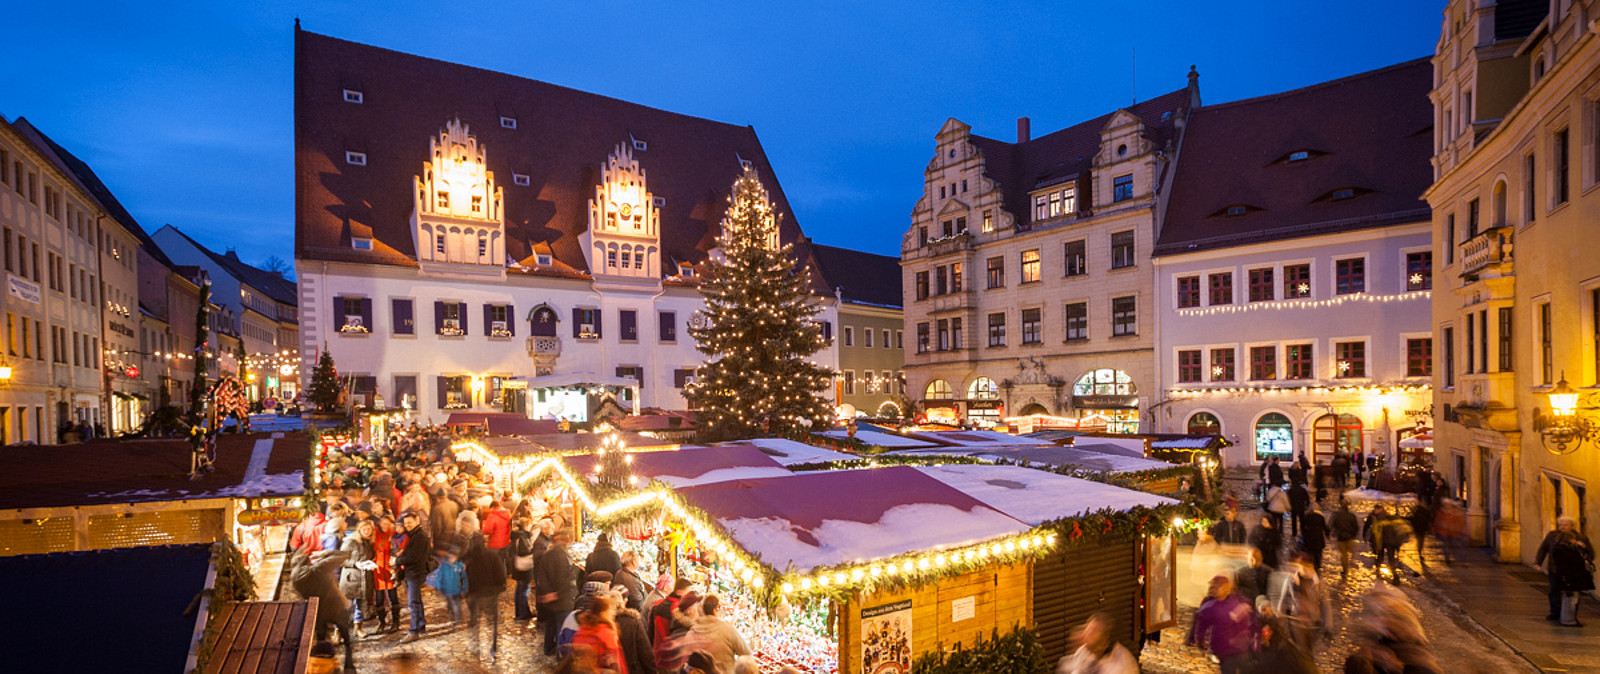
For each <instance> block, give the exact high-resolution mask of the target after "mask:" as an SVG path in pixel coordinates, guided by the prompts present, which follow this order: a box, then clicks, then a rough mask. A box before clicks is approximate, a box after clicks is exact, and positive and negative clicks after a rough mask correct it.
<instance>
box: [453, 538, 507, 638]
mask: <svg viewBox="0 0 1600 674" xmlns="http://www.w3.org/2000/svg"><path fill="white" fill-rule="evenodd" d="M462 560H463V561H464V562H465V563H466V567H467V602H468V606H469V607H470V611H471V612H470V613H469V614H468V616H469V617H468V620H467V629H468V630H471V632H472V643H473V652H474V653H476V654H479V657H480V659H482V660H483V662H484V664H488V665H492V664H494V659H495V656H497V655H499V654H500V593H502V592H505V591H506V567H505V563H504V562H502V561H501V560H500V552H499V551H497V550H495V549H493V548H490V547H489V546H488V544H487V539H486V538H484V537H483V536H482V535H477V536H473V537H472V539H471V542H470V543H468V546H467V551H466V553H465V554H464V555H463V556H462ZM479 618H483V619H484V621H485V622H487V623H488V628H489V657H488V658H487V659H483V658H482V655H481V652H480V651H479V650H478V645H479V643H480V642H479V641H478V619H479Z"/></svg>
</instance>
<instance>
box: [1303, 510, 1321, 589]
mask: <svg viewBox="0 0 1600 674" xmlns="http://www.w3.org/2000/svg"><path fill="white" fill-rule="evenodd" d="M1327 545H1328V520H1327V519H1326V518H1324V517H1323V516H1322V513H1321V512H1319V511H1318V510H1317V507H1316V505H1314V504H1313V505H1312V506H1311V509H1310V510H1308V511H1306V514H1304V515H1301V516H1300V549H1301V550H1304V551H1305V552H1306V556H1307V557H1309V558H1310V561H1311V568H1313V569H1315V570H1316V571H1317V573H1322V550H1323V549H1324V548H1326V547H1327Z"/></svg>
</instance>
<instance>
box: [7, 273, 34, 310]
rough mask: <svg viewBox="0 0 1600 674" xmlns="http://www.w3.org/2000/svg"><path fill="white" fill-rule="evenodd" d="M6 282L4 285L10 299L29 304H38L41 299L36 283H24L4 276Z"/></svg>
mask: <svg viewBox="0 0 1600 674" xmlns="http://www.w3.org/2000/svg"><path fill="white" fill-rule="evenodd" d="M6 281H7V284H6V285H7V286H8V288H7V289H8V290H10V292H11V296H12V297H15V298H17V299H19V300H22V301H24V302H31V303H33V304H38V303H39V300H40V299H42V298H43V295H42V294H41V293H40V292H39V284H37V283H33V282H31V281H24V280H22V279H21V278H18V277H16V276H10V275H7V276H6Z"/></svg>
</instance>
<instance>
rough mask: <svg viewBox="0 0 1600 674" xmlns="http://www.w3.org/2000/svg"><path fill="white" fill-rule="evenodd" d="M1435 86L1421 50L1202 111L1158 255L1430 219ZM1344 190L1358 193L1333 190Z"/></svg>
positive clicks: (1188, 132) (1192, 124) (1190, 135)
mask: <svg viewBox="0 0 1600 674" xmlns="http://www.w3.org/2000/svg"><path fill="white" fill-rule="evenodd" d="M1432 86H1433V74H1432V69H1431V66H1430V65H1429V62H1428V59H1426V58H1422V59H1417V60H1414V61H1407V62H1405V63H1401V64H1398V65H1393V66H1389V67H1387V68H1382V69H1379V70H1374V71H1371V72H1366V73H1361V74H1359V75H1353V76H1350V77H1346V78H1343V79H1337V80H1333V81H1331V82H1324V83H1322V84H1317V85H1313V86H1310V87H1305V88H1303V89H1295V90H1293V91H1287V92H1284V93H1280V94H1273V95H1270V96H1262V97H1259V98H1251V99H1246V100H1242V101H1235V102H1232V103H1224V104H1221V105H1210V106H1203V107H1200V108H1197V109H1195V111H1194V112H1193V113H1192V114H1191V115H1190V116H1189V123H1188V128H1187V129H1185V131H1184V139H1183V154H1182V156H1181V157H1179V158H1178V162H1177V164H1178V167H1177V171H1178V173H1177V176H1176V177H1175V178H1174V183H1173V186H1172V191H1171V196H1170V197H1169V201H1168V206H1167V214H1166V218H1165V222H1164V224H1163V226H1162V232H1161V236H1160V237H1159V239H1158V241H1157V243H1156V250H1155V254H1156V255H1172V254H1177V253H1183V252H1188V251H1195V250H1204V249H1209V248H1220V247H1226V246H1236V245H1246V244H1251V243H1257V242H1262V241H1271V240H1277V239H1291V238H1297V237H1302V236H1312V235H1317V234H1326V233H1330V232H1339V231H1348V230H1354V229H1364V228H1369V227H1383V226H1389V225H1396V224H1402V223H1407V222H1418V221H1424V220H1427V219H1428V217H1429V215H1428V214H1429V211H1428V207H1427V204H1426V203H1425V202H1423V201H1422V193H1423V191H1424V190H1426V189H1428V186H1429V185H1430V184H1432V181H1433V172H1432V169H1431V168H1430V166H1429V159H1430V157H1431V156H1432V152H1433V141H1432V136H1433V133H1432V130H1433V106H1432V104H1431V103H1430V102H1429V100H1428V91H1429V90H1430V89H1431V88H1432ZM1301 150H1305V151H1308V152H1309V153H1310V155H1311V157H1310V158H1309V159H1305V160H1301V161H1297V162H1290V161H1288V156H1289V154H1290V153H1292V152H1296V151H1301ZM1345 188H1351V189H1353V190H1354V191H1355V193H1356V196H1354V197H1352V198H1349V199H1342V200H1338V201H1335V200H1332V199H1331V198H1330V196H1331V194H1332V193H1333V192H1334V191H1335V190H1340V189H1345ZM1232 206H1243V207H1244V208H1245V209H1246V212H1245V214H1243V215H1232V216H1230V215H1227V211H1228V209H1229V208H1230V207H1232Z"/></svg>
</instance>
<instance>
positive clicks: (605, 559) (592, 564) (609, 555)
mask: <svg viewBox="0 0 1600 674" xmlns="http://www.w3.org/2000/svg"><path fill="white" fill-rule="evenodd" d="M620 570H622V557H621V556H620V555H618V554H617V549H616V548H613V547H611V536H610V535H609V534H606V533H605V532H601V533H600V537H599V538H598V539H596V540H595V542H594V551H593V552H590V553H589V558H588V559H587V560H585V561H584V564H583V573H584V575H586V576H587V575H589V574H591V573H594V572H596V571H604V572H606V573H609V574H611V575H613V576H615V575H617V571H620Z"/></svg>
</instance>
